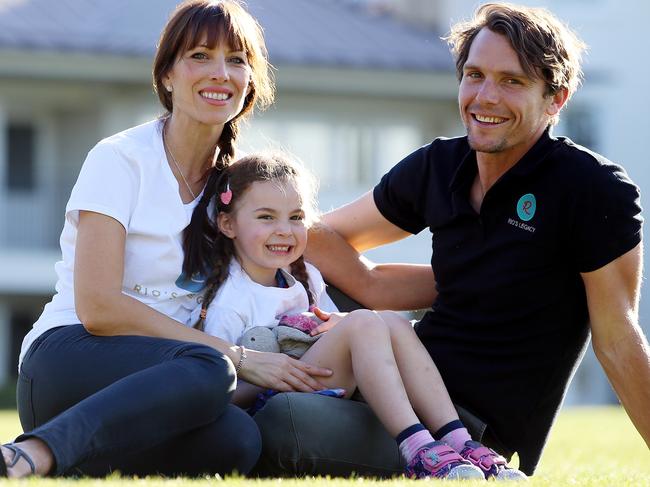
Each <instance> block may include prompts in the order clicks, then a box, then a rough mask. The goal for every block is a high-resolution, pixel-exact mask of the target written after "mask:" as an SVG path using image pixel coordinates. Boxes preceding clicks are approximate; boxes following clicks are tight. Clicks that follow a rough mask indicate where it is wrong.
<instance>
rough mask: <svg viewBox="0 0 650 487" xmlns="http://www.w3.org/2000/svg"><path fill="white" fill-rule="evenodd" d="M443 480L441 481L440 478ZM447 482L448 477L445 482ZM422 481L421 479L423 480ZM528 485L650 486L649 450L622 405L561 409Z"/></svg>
mask: <svg viewBox="0 0 650 487" xmlns="http://www.w3.org/2000/svg"><path fill="white" fill-rule="evenodd" d="M19 432H20V425H19V423H18V418H17V416H16V413H15V412H13V411H0V438H4V439H10V438H13V437H14V436H16V435H17V434H18V433H19ZM415 482H416V481H412V480H405V479H402V478H399V479H392V480H372V479H362V478H357V479H329V478H306V479H266V480H255V479H243V478H227V479H225V480H218V479H215V478H210V479H199V480H190V479H161V478H146V479H131V478H120V477H117V476H115V477H110V478H108V479H103V480H95V479H88V480H86V479H84V480H70V479H66V480H63V479H29V480H25V481H18V482H11V483H12V484H13V485H26V486H39V487H40V486H43V487H46V486H50V485H56V486H57V487H59V486H62V487H91V486H100V487H120V486H129V487H137V486H144V485H146V486H152V487H155V486H161V487H171V486H191V487H203V486H206V487H207V486H208V485H209V486H215V484H217V485H219V486H224V487H239V486H242V487H243V486H260V487H272V486H278V487H306V486H316V487H320V486H322V487H325V486H327V487H353V486H354V487H357V486H358V487H361V486H371V485H381V486H382V487H383V486H386V487H393V486H395V487H397V486H401V485H417V484H415ZM436 483H440V482H436ZM443 484H445V483H443ZM420 485H421V484H420ZM453 485H458V486H476V485H485V484H484V482H462V483H461V482H454V483H453ZM527 485H529V486H531V487H537V486H565V485H567V486H586V487H596V486H598V487H601V486H603V487H605V486H623V487H628V486H629V487H643V486H647V487H650V451H648V448H647V447H646V445H645V443H644V442H643V441H642V440H641V437H640V436H639V435H638V433H637V432H636V430H635V429H634V427H633V426H632V424H631V423H630V421H629V419H628V418H627V416H626V415H625V412H624V411H623V410H622V409H621V408H617V407H608V408H572V409H566V410H564V411H563V412H562V414H561V415H560V417H559V419H558V421H557V424H556V425H555V427H554V429H553V432H552V434H551V438H550V440H549V442H548V445H547V447H546V450H545V452H544V455H543V457H542V461H541V464H540V467H539V468H538V470H537V473H536V475H535V477H534V478H532V479H531V480H530V481H529V482H528V483H527Z"/></svg>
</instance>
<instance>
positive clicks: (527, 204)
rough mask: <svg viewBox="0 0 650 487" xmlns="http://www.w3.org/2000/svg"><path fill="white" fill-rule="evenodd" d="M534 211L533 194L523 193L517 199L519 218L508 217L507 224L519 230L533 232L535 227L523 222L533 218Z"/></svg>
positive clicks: (535, 203)
mask: <svg viewBox="0 0 650 487" xmlns="http://www.w3.org/2000/svg"><path fill="white" fill-rule="evenodd" d="M535 211H537V200H535V195H534V194H531V193H528V194H525V195H523V196H522V197H521V198H519V201H517V216H518V217H519V220H515V219H514V218H508V224H510V225H512V226H513V227H517V228H520V229H521V230H525V231H527V232H530V233H535V230H536V228H535V227H533V226H532V225H528V224H527V223H525V222H529V221H530V220H532V219H533V217H534V216H535Z"/></svg>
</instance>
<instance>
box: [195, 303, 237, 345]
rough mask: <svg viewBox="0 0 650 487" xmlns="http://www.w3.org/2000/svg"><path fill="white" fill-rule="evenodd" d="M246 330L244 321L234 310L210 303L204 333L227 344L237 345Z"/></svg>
mask: <svg viewBox="0 0 650 487" xmlns="http://www.w3.org/2000/svg"><path fill="white" fill-rule="evenodd" d="M245 328H246V320H245V319H244V318H243V317H242V316H241V315H240V314H239V313H238V312H237V311H236V310H234V309H232V308H226V307H224V306H223V305H222V304H219V305H216V306H215V303H214V302H213V303H211V304H210V306H209V307H208V312H207V314H206V318H205V330H204V331H205V332H206V333H207V334H208V335H212V336H215V337H218V338H221V339H222V340H225V341H227V342H228V343H233V344H235V345H238V344H239V343H240V341H241V337H242V335H243V334H244V329H245Z"/></svg>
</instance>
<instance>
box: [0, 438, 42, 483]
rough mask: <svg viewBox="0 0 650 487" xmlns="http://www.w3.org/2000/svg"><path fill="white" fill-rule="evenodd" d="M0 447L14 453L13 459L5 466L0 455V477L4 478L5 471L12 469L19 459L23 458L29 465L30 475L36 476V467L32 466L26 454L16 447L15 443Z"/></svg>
mask: <svg viewBox="0 0 650 487" xmlns="http://www.w3.org/2000/svg"><path fill="white" fill-rule="evenodd" d="M2 446H4V447H5V448H7V449H9V450H11V451H12V452H14V457H13V458H12V459H11V462H10V463H9V464H7V462H6V461H5V457H4V455H2V453H0V460H2V461H1V462H0V477H6V476H7V469H8V468H11V467H14V466H15V465H16V464H17V463H18V461H19V460H20V459H21V458H24V459H25V461H26V462H27V463H29V468H30V469H31V470H32V475H35V474H36V465H34V461H33V460H32V459H31V458H30V456H29V455H28V454H27V453H25V452H24V451H23V450H22V448H20V447H18V446H17V445H16V444H15V443H7V444H6V445H2Z"/></svg>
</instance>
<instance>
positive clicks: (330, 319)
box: [310, 307, 348, 336]
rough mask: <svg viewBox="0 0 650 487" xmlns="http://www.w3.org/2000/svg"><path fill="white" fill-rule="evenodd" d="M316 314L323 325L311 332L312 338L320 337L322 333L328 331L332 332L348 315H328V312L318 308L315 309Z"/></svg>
mask: <svg viewBox="0 0 650 487" xmlns="http://www.w3.org/2000/svg"><path fill="white" fill-rule="evenodd" d="M314 314H315V315H316V317H317V318H318V319H319V320H321V321H322V322H323V323H321V324H320V325H318V326H317V327H316V328H314V329H313V330H312V331H311V333H310V335H311V336H316V335H320V334H321V333H325V332H326V331H327V330H331V329H332V328H334V327H335V326H336V325H337V324H338V322H339V321H341V320H342V319H343V318H345V317H346V316H347V315H348V313H328V312H327V311H323V310H322V309H320V308H318V307H314Z"/></svg>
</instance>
